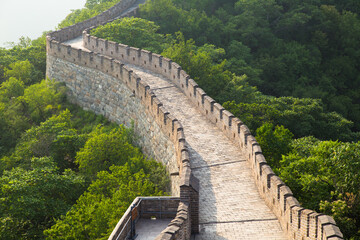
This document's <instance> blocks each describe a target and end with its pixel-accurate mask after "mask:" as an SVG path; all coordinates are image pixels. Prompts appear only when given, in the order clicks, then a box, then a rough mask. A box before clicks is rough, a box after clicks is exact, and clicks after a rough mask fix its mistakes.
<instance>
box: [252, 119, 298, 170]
mask: <svg viewBox="0 0 360 240" xmlns="http://www.w3.org/2000/svg"><path fill="white" fill-rule="evenodd" d="M293 136H294V135H293V134H292V133H291V132H290V131H289V129H286V128H285V127H284V126H275V127H274V125H273V124H271V123H265V124H263V125H262V126H261V127H260V128H258V129H256V140H257V142H258V143H259V144H260V146H261V150H262V152H263V154H264V156H265V158H266V161H267V162H268V163H269V165H270V166H271V167H272V168H279V167H280V160H281V157H282V155H287V154H288V153H289V152H290V151H291V150H292V148H291V140H292V138H293Z"/></svg>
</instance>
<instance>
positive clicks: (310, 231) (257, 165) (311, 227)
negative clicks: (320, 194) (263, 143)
mask: <svg viewBox="0 0 360 240" xmlns="http://www.w3.org/2000/svg"><path fill="white" fill-rule="evenodd" d="M134 2H135V1H134V0H123V1H121V2H120V3H119V4H117V5H115V6H114V7H113V8H111V9H109V10H108V11H106V12H104V13H102V14H100V15H98V16H96V17H94V18H91V19H89V20H87V21H84V22H82V23H79V24H76V25H74V26H71V27H68V28H64V29H61V30H59V31H56V32H52V33H50V34H49V35H48V36H47V54H48V57H49V59H50V58H52V59H53V60H54V59H60V60H62V61H65V62H68V63H71V64H73V65H77V66H79V67H83V68H88V69H92V70H93V71H98V72H101V73H102V74H105V75H107V76H110V77H112V79H115V80H117V81H119V82H121V83H122V84H123V85H124V86H126V88H127V89H129V91H130V93H132V94H133V95H134V97H135V98H136V99H137V100H136V101H137V102H138V103H139V104H140V105H141V106H142V107H143V109H144V112H145V114H146V116H148V117H149V118H151V120H152V121H154V122H155V123H156V126H157V127H158V128H159V129H160V130H161V132H162V134H163V135H164V136H166V138H167V139H168V140H169V141H170V142H171V143H172V144H173V147H174V155H175V157H174V159H175V160H174V161H175V163H172V166H173V167H172V168H171V169H172V170H170V172H171V171H175V172H176V171H178V175H179V181H178V182H177V184H178V186H177V187H178V188H177V189H178V190H173V191H174V192H176V191H177V193H176V194H175V195H179V196H180V204H179V207H178V211H177V215H176V217H175V218H174V220H173V221H172V222H171V223H170V225H169V227H168V228H167V229H165V230H164V231H163V233H162V234H161V235H160V236H159V237H158V239H189V238H190V234H191V232H198V231H199V230H198V221H199V220H198V208H199V206H198V204H199V203H198V197H199V196H198V193H199V183H198V180H197V179H196V178H195V177H194V176H193V174H192V170H191V167H190V163H191V161H192V160H191V157H190V155H189V151H188V149H187V145H186V136H185V134H184V129H183V126H182V125H181V123H180V122H179V121H178V120H177V119H176V118H175V117H174V116H173V115H172V113H171V112H169V111H168V110H167V109H166V108H165V107H164V106H163V104H162V103H161V101H160V100H159V99H158V98H157V96H156V95H155V94H154V92H153V91H152V90H151V88H150V86H149V84H147V83H146V82H145V81H144V80H143V79H141V78H140V77H139V76H137V75H136V74H135V73H134V72H133V71H132V70H130V68H128V67H127V66H126V65H125V64H132V65H136V66H138V67H141V68H143V69H146V70H148V71H151V72H153V73H156V74H160V75H162V76H164V77H166V78H167V79H169V80H171V81H172V82H173V83H174V84H175V85H176V86H177V87H178V88H179V89H181V90H182V92H183V93H184V94H185V95H186V96H187V98H188V99H189V100H190V101H191V102H192V103H193V104H194V106H196V107H197V108H198V110H199V111H200V112H201V113H202V114H203V115H204V116H206V118H207V119H208V120H209V121H210V122H212V123H213V124H214V125H216V126H217V127H218V128H219V129H220V130H221V131H222V133H223V134H224V135H226V136H227V137H228V138H229V139H230V140H231V141H232V142H233V143H234V144H235V145H237V146H238V149H239V152H241V153H242V154H243V155H245V156H246V159H247V161H248V163H249V165H250V167H251V169H252V174H253V177H254V180H255V183H256V186H257V188H258V191H259V193H260V195H261V197H262V198H263V199H264V201H265V203H266V204H267V206H268V207H269V208H270V209H271V210H272V211H273V213H274V214H275V215H276V217H277V218H278V220H279V222H280V224H281V227H282V229H283V230H284V232H285V233H286V235H287V237H288V238H289V239H342V233H341V232H340V230H339V228H338V227H337V226H336V223H335V221H334V220H333V218H331V217H330V216H326V215H323V214H319V213H316V212H314V211H312V210H309V209H304V208H302V207H301V206H300V204H299V202H298V201H297V199H296V198H295V197H294V196H293V193H292V192H291V190H290V188H289V187H288V186H286V184H285V183H284V182H283V181H282V180H281V179H280V178H279V177H278V176H276V175H275V173H274V172H273V170H272V169H271V167H270V166H269V165H268V163H267V162H266V159H265V157H264V156H263V154H262V151H261V147H260V145H259V143H258V142H257V141H256V139H255V137H254V136H252V134H251V132H250V130H249V129H248V127H247V126H246V125H245V124H244V123H243V122H242V121H241V120H240V119H238V118H236V117H234V115H233V114H232V113H230V112H229V111H227V110H226V109H224V108H223V107H222V106H221V105H220V104H219V103H217V102H216V101H215V100H213V99H212V98H211V97H210V96H208V95H207V94H206V92H205V91H204V90H203V89H201V88H200V87H199V86H198V84H197V83H196V82H195V81H194V80H193V79H191V77H190V76H189V75H188V74H187V73H186V72H185V71H184V70H183V69H182V68H181V66H180V65H179V64H177V63H175V62H173V61H172V60H170V59H168V58H166V57H163V56H161V55H159V54H155V53H152V52H149V51H147V50H143V49H139V48H134V47H131V46H127V45H124V44H118V43H115V42H112V41H108V40H104V39H101V38H97V37H95V36H91V35H90V30H91V29H93V28H95V27H96V26H98V25H100V24H103V23H106V22H110V21H112V19H114V18H117V17H118V16H120V15H121V13H123V11H124V10H125V9H127V8H128V7H129V6H131V5H132V4H133V3H134ZM135 13H136V9H133V10H132V11H130V12H126V13H125V16H130V15H134V14H135ZM81 34H82V42H83V47H84V49H76V48H73V47H72V46H71V45H67V44H64V43H63V42H64V41H67V40H70V39H73V38H76V37H78V36H80V35H81ZM51 63H52V62H48V64H51ZM50 67H51V66H48V68H50ZM48 72H50V71H48ZM58 80H61V79H58ZM84 84H86V83H84ZM106 84H110V83H109V82H107V83H106ZM74 91H75V90H74ZM94 91H96V89H95V90H94ZM77 93H78V94H79V95H81V94H84V95H86V94H87V93H82V92H81V91H80V90H79V91H78V92H77ZM94 94H95V95H96V93H94ZM75 97H78V98H80V99H81V98H82V97H83V96H75ZM91 101H95V100H92V99H91V94H90V96H89V97H88V98H86V99H85V100H84V102H85V103H88V102H91ZM99 101H100V100H99ZM93 105H94V104H93V103H89V105H86V106H93ZM98 105H99V106H102V105H101V103H98ZM98 105H96V106H98ZM113 105H116V102H111V103H110V106H113ZM89 108H90V107H89ZM113 108H115V106H114V107H111V108H109V110H107V109H106V107H96V108H95V109H98V111H97V113H99V114H104V115H105V116H106V117H109V118H110V120H115V121H116V118H117V116H118V115H116V114H115V115H114V114H113V112H114V110H113ZM159 156H160V155H159ZM174 166H175V167H174ZM174 169H175V170H174ZM239 184H241V183H239ZM174 189H176V188H174ZM174 192H173V193H174ZM120 225H121V224H120ZM114 231H117V229H115V230H114Z"/></svg>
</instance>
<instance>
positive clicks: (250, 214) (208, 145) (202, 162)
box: [131, 66, 286, 240]
mask: <svg viewBox="0 0 360 240" xmlns="http://www.w3.org/2000/svg"><path fill="white" fill-rule="evenodd" d="M131 68H132V69H133V71H134V72H136V73H137V74H138V75H139V76H140V77H141V78H142V79H144V80H145V81H146V82H147V83H148V84H149V85H150V87H151V89H153V91H154V93H155V94H156V96H157V97H158V98H159V100H160V101H161V102H162V103H163V104H164V107H165V108H166V109H167V110H168V111H169V112H171V114H173V115H174V116H175V117H176V118H177V119H178V120H179V121H180V122H181V123H182V125H183V127H184V131H185V136H186V139H187V142H188V147H189V148H190V155H191V157H192V160H193V162H191V168H192V170H193V173H194V175H195V176H196V177H197V178H198V179H199V180H200V194H199V195H200V204H199V205H200V213H199V214H200V234H198V235H197V236H195V239H196V240H197V239H204V240H205V239H206V240H211V239H216V240H222V239H234V240H235V239H236V240H238V239H277V240H278V239H286V238H285V237H284V234H283V231H282V230H281V227H280V223H279V222H278V220H277V219H276V217H275V215H274V214H273V213H272V212H271V211H270V209H269V208H268V207H267V206H266V205H265V202H264V201H263V200H262V199H261V197H260V195H259V193H258V191H257V188H256V186H255V182H254V180H253V176H252V175H251V170H250V167H249V165H248V163H247V162H246V161H245V158H244V157H243V156H242V155H241V154H240V151H239V149H238V148H237V147H236V146H235V145H234V144H233V143H232V142H231V141H230V140H229V139H228V138H227V137H226V136H225V135H224V134H223V133H222V132H221V131H220V130H219V129H218V128H217V127H216V126H215V125H214V124H212V123H211V122H210V121H208V120H207V119H206V118H205V116H204V115H202V114H201V113H200V112H199V111H198V110H197V109H196V107H195V106H194V105H193V104H192V103H191V102H190V101H189V100H188V99H187V97H186V96H185V95H184V94H183V93H182V92H181V90H180V89H178V88H177V87H176V86H175V85H174V84H173V83H171V82H169V81H168V80H166V79H164V78H163V77H160V76H159V75H156V74H152V73H149V72H146V71H144V70H143V69H140V68H138V67H135V66H131Z"/></svg>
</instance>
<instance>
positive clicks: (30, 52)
mask: <svg viewBox="0 0 360 240" xmlns="http://www.w3.org/2000/svg"><path fill="white" fill-rule="evenodd" d="M0 52H1V55H0V239H9V240H10V239H45V238H46V237H47V238H49V239H53V238H56V239H59V238H66V239H87V238H88V237H89V236H91V238H92V239H96V238H103V237H105V236H108V235H109V234H110V232H111V230H112V229H113V228H114V227H115V225H116V223H117V221H118V220H119V219H120V218H121V216H122V214H123V213H124V212H125V210H126V209H127V208H128V207H129V205H130V203H131V202H132V201H133V199H134V198H135V197H136V196H139V195H142V196H146V195H164V194H166V191H168V185H169V180H168V175H167V173H166V171H165V167H164V166H162V165H161V164H160V163H157V162H155V161H154V160H150V159H146V158H145V157H144V156H143V154H142V153H141V152H140V150H139V149H138V148H137V147H135V146H134V145H133V139H134V137H135V136H134V134H133V131H132V130H131V129H125V128H124V127H123V126H118V125H116V124H111V123H109V122H108V121H107V120H106V119H105V118H104V117H103V116H96V115H95V114H94V113H91V112H86V111H84V110H82V109H80V108H79V107H76V106H74V105H72V104H70V103H68V102H67V101H66V95H65V93H66V88H65V87H64V86H63V84H60V83H58V82H55V81H52V80H49V79H45V80H42V79H43V77H44V76H45V72H44V71H45V41H44V36H43V37H41V38H39V39H37V40H33V41H30V40H29V39H27V38H22V39H21V40H20V43H19V44H17V45H14V46H13V47H12V48H11V49H2V48H0ZM104 213H106V214H104ZM69 224H70V225H69ZM75 226H76V227H75ZM44 231H45V234H44ZM54 236H55V237H54Z"/></svg>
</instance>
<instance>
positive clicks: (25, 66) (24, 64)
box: [5, 60, 34, 84]
mask: <svg viewBox="0 0 360 240" xmlns="http://www.w3.org/2000/svg"><path fill="white" fill-rule="evenodd" d="M33 71H34V69H33V66H32V64H31V63H30V62H29V61H28V60H25V61H17V62H14V63H11V64H10V65H9V68H5V77H7V78H10V77H14V78H17V79H19V80H21V81H23V82H24V83H25V84H29V83H31V81H32V79H33V76H32V75H33V74H32V72H33Z"/></svg>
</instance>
